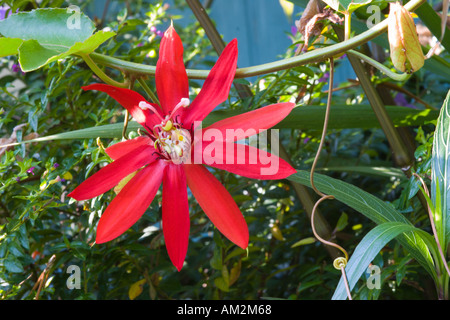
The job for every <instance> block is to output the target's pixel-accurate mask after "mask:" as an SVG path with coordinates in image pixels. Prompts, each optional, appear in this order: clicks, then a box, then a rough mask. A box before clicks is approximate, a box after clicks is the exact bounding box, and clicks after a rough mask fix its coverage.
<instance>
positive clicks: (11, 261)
mask: <svg viewBox="0 0 450 320" xmlns="http://www.w3.org/2000/svg"><path fill="white" fill-rule="evenodd" d="M3 265H4V266H5V268H6V270H8V271H9V272H12V273H22V272H24V270H23V266H22V264H21V263H20V261H19V260H17V259H16V258H14V257H12V256H9V257H8V258H6V259H5V260H4V261H3Z"/></svg>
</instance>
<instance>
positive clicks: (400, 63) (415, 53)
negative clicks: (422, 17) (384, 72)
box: [388, 2, 425, 73]
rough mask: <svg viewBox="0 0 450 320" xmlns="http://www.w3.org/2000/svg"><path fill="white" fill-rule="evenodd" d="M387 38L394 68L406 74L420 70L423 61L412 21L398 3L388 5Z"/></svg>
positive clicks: (406, 11) (409, 15)
mask: <svg viewBox="0 0 450 320" xmlns="http://www.w3.org/2000/svg"><path fill="white" fill-rule="evenodd" d="M388 38H389V46H390V51H391V60H392V64H393V65H394V67H396V68H397V69H398V70H400V71H403V72H406V73H413V72H415V71H417V70H419V69H420V68H422V66H423V64H424V60H425V59H424V55H423V52H422V47H421V46H420V42H419V37H418V36H417V31H416V26H415V24H414V20H413V18H412V17H411V14H410V13H409V12H408V10H406V9H405V8H404V7H403V6H402V5H401V4H400V3H399V2H396V3H391V4H390V8H389V16H388Z"/></svg>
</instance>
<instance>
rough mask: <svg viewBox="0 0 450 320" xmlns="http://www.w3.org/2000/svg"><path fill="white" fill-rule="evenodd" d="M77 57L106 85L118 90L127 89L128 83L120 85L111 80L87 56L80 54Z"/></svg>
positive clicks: (120, 83)
mask: <svg viewBox="0 0 450 320" xmlns="http://www.w3.org/2000/svg"><path fill="white" fill-rule="evenodd" d="M79 56H80V57H81V58H82V59H83V60H84V62H86V64H87V65H88V67H89V68H90V69H91V70H92V71H93V72H94V73H95V74H96V75H97V76H98V77H99V78H100V79H101V80H102V81H103V82H105V83H106V84H109V85H112V86H115V87H119V88H128V86H129V83H128V82H127V81H125V82H123V83H122V82H118V81H116V80H113V79H111V78H110V77H109V76H108V75H107V74H106V73H104V72H103V70H102V69H100V68H99V67H98V66H97V64H96V63H95V62H94V60H92V58H91V56H90V55H89V54H80V55H79Z"/></svg>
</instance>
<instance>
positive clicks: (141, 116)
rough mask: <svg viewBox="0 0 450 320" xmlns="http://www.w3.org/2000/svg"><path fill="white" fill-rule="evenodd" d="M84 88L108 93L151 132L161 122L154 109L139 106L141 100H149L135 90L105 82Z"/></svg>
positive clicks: (156, 106)
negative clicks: (143, 108)
mask: <svg viewBox="0 0 450 320" xmlns="http://www.w3.org/2000/svg"><path fill="white" fill-rule="evenodd" d="M82 88H83V90H98V91H102V92H105V93H107V94H108V95H109V96H110V97H111V98H113V99H114V100H116V101H117V102H118V103H119V104H120V105H122V106H123V107H124V108H125V109H127V110H128V111H129V112H130V114H131V116H132V117H133V118H134V119H135V120H136V121H137V122H138V123H139V124H140V125H142V126H143V127H144V128H145V129H147V131H149V132H151V130H152V128H153V126H155V125H156V124H158V123H160V122H161V120H160V118H159V117H158V116H157V115H155V114H154V113H153V112H152V111H150V110H148V109H145V110H142V109H141V108H139V102H141V101H145V102H147V101H146V100H145V98H144V97H143V96H141V95H140V94H139V93H137V92H135V91H133V90H129V89H124V88H118V87H114V86H110V85H108V84H103V83H95V84H91V85H89V86H85V87H82ZM147 103H149V102H147ZM149 104H151V105H152V106H154V107H155V109H156V110H158V108H159V106H158V105H155V104H152V103H149Z"/></svg>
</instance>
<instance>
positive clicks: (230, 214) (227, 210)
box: [184, 164, 249, 249]
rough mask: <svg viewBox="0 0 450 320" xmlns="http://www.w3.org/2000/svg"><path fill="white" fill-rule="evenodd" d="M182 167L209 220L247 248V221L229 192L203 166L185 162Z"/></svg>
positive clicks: (239, 244)
mask: <svg viewBox="0 0 450 320" xmlns="http://www.w3.org/2000/svg"><path fill="white" fill-rule="evenodd" d="M184 169H185V172H186V178H187V183H188V186H189V188H190V189H191V191H192V194H193V195H194V197H195V199H196V200H197V202H198V204H199V205H200V206H201V207H202V209H203V211H204V212H205V214H206V215H207V216H208V217H209V219H210V220H211V222H212V223H213V224H214V225H215V226H216V227H217V229H219V231H220V232H221V233H222V234H223V235H224V236H225V237H227V238H228V239H229V240H230V241H232V242H233V243H235V244H236V245H238V246H239V247H241V248H243V249H245V248H247V246H248V239H249V234H248V227H247V223H246V222H245V219H244V217H243V216H242V213H241V211H240V210H239V208H238V206H237V205H236V203H235V202H234V200H233V198H232V197H231V195H230V193H229V192H228V191H227V190H226V189H225V187H224V186H223V185H222V184H221V183H220V182H219V181H218V180H217V179H216V178H215V177H214V176H213V174H212V173H210V172H209V171H208V170H207V169H206V168H205V167H204V166H202V165H196V164H187V165H184Z"/></svg>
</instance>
